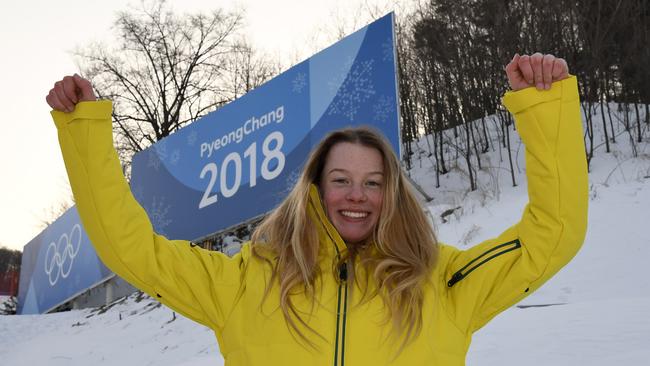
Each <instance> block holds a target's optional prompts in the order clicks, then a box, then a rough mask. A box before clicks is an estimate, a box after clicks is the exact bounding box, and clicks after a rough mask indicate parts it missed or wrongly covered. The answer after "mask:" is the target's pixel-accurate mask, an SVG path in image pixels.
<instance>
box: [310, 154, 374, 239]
mask: <svg viewBox="0 0 650 366" xmlns="http://www.w3.org/2000/svg"><path fill="white" fill-rule="evenodd" d="M320 185H321V193H322V195H323V201H324V204H325V211H326V212H327V217H328V218H329V219H330V221H331V222H332V224H333V225H334V227H335V228H336V230H337V231H338V232H339V234H340V235H341V237H342V238H343V240H344V241H345V242H346V243H359V242H361V241H364V240H365V239H367V238H368V237H369V236H370V235H371V234H372V232H373V230H374V228H375V226H376V225H377V222H378V221H379V215H380V213H381V206H382V201H383V197H384V192H383V185H384V163H383V159H382V156H381V153H380V152H379V151H378V150H377V149H374V148H371V147H366V146H363V145H360V144H354V143H349V142H341V143H338V144H336V145H334V146H332V148H331V149H330V151H329V153H328V154H327V159H326V162H325V167H324V168H323V171H322V172H321V182H320Z"/></svg>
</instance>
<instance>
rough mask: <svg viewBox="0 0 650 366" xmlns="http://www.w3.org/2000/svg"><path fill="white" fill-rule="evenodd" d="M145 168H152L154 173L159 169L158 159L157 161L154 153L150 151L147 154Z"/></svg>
mask: <svg viewBox="0 0 650 366" xmlns="http://www.w3.org/2000/svg"><path fill="white" fill-rule="evenodd" d="M147 157H148V159H147V168H154V169H155V170H156V171H158V169H159V168H160V159H158V155H157V154H156V152H155V151H154V150H153V149H151V150H149V152H148V153H147Z"/></svg>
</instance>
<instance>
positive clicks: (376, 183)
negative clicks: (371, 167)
mask: <svg viewBox="0 0 650 366" xmlns="http://www.w3.org/2000/svg"><path fill="white" fill-rule="evenodd" d="M366 185H368V186H370V187H381V183H380V182H376V181H374V180H371V181H368V182H367V183H366Z"/></svg>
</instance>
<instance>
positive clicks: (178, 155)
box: [169, 149, 181, 165]
mask: <svg viewBox="0 0 650 366" xmlns="http://www.w3.org/2000/svg"><path fill="white" fill-rule="evenodd" d="M179 160H181V151H180V150H179V149H174V151H172V155H171V156H170V157H169V162H170V163H171V164H172V165H177V164H178V161H179Z"/></svg>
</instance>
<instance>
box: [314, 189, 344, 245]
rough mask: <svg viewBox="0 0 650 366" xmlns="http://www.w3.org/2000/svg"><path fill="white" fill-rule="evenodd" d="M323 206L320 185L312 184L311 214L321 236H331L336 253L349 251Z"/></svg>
mask: <svg viewBox="0 0 650 366" xmlns="http://www.w3.org/2000/svg"><path fill="white" fill-rule="evenodd" d="M323 206H324V205H323V200H322V199H321V196H320V192H319V190H318V187H316V185H315V184H311V186H310V187H309V208H308V212H309V215H310V216H311V218H312V220H314V221H315V222H316V225H317V226H318V231H319V235H320V237H321V238H324V237H325V239H327V238H329V239H330V240H328V241H331V242H332V244H334V249H335V253H334V254H335V255H337V256H340V255H341V254H342V253H344V252H345V251H347V245H346V244H345V242H344V241H343V239H342V238H341V235H340V234H339V232H338V231H337V230H336V228H334V225H332V222H331V221H330V220H329V218H328V217H327V214H326V213H325V209H324V207H323ZM327 249H329V248H327Z"/></svg>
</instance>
